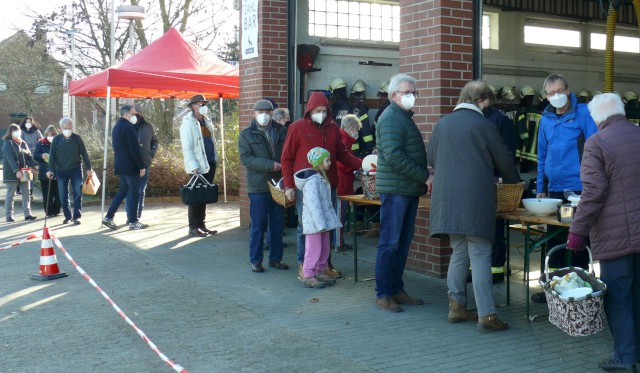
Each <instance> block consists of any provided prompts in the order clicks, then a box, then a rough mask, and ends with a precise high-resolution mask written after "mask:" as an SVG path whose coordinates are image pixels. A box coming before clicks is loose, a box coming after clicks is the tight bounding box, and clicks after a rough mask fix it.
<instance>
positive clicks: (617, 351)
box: [600, 253, 640, 364]
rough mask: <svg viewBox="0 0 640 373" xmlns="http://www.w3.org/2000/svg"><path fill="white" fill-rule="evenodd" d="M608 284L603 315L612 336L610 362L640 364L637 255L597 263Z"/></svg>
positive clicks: (601, 275)
mask: <svg viewBox="0 0 640 373" xmlns="http://www.w3.org/2000/svg"><path fill="white" fill-rule="evenodd" d="M600 278H601V280H602V281H603V282H604V283H605V284H607V293H606V294H605V295H604V312H605V314H606V315H607V321H608V323H609V330H610V331H611V335H613V360H617V361H619V362H621V363H623V364H633V363H634V362H640V360H638V359H640V254H639V253H636V254H630V255H625V256H623V257H620V258H617V259H612V260H601V261H600Z"/></svg>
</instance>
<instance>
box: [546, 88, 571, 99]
mask: <svg viewBox="0 0 640 373" xmlns="http://www.w3.org/2000/svg"><path fill="white" fill-rule="evenodd" d="M566 91H567V90H566V89H565V88H560V89H558V90H555V91H551V92H546V93H547V96H549V97H551V96H555V95H556V94H558V93H559V94H563V93H565V92H566Z"/></svg>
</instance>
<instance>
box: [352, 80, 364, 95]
mask: <svg viewBox="0 0 640 373" xmlns="http://www.w3.org/2000/svg"><path fill="white" fill-rule="evenodd" d="M366 90H367V84H366V83H365V82H364V81H362V79H358V80H356V81H355V83H353V85H352V86H351V93H364V91H366Z"/></svg>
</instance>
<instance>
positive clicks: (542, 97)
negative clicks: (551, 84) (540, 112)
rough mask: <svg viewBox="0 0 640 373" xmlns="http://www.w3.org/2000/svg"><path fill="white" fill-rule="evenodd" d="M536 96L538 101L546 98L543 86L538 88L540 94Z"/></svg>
mask: <svg viewBox="0 0 640 373" xmlns="http://www.w3.org/2000/svg"><path fill="white" fill-rule="evenodd" d="M538 98H539V99H540V101H542V100H544V99H546V98H547V92H545V91H544V88H540V95H539V96H538Z"/></svg>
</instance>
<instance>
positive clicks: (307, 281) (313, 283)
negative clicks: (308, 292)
mask: <svg viewBox="0 0 640 373" xmlns="http://www.w3.org/2000/svg"><path fill="white" fill-rule="evenodd" d="M302 286H304V287H305V288H314V289H322V288H323V287H325V286H327V284H326V283H325V282H322V281H320V280H318V279H317V278H315V277H308V278H304V277H303V280H302Z"/></svg>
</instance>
